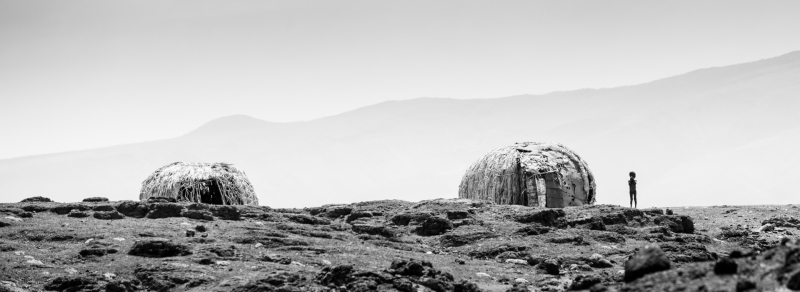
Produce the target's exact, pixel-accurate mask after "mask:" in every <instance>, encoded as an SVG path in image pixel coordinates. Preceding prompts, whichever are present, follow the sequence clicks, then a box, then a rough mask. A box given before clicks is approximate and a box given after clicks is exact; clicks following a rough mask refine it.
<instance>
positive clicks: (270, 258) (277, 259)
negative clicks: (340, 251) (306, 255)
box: [259, 254, 330, 266]
mask: <svg viewBox="0 0 800 292" xmlns="http://www.w3.org/2000/svg"><path fill="white" fill-rule="evenodd" d="M259 260H261V261H265V262H271V263H278V264H281V265H288V264H291V263H292V259H290V258H287V257H284V256H281V255H277V254H270V255H264V256H262V257H260V258H259ZM326 266H330V262H328V264H327V265H326Z"/></svg>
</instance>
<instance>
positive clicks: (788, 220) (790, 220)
mask: <svg viewBox="0 0 800 292" xmlns="http://www.w3.org/2000/svg"><path fill="white" fill-rule="evenodd" d="M761 224H762V225H766V224H773V225H775V226H776V227H794V228H800V219H797V218H794V217H791V216H779V217H772V218H769V219H767V220H764V221H761Z"/></svg>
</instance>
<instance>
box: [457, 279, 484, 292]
mask: <svg viewBox="0 0 800 292" xmlns="http://www.w3.org/2000/svg"><path fill="white" fill-rule="evenodd" d="M480 291H483V290H481V289H480V288H479V287H478V285H477V284H475V283H472V282H468V281H466V280H461V282H459V283H456V284H454V285H453V292H480Z"/></svg>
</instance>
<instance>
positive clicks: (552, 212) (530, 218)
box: [514, 209, 567, 228]
mask: <svg viewBox="0 0 800 292" xmlns="http://www.w3.org/2000/svg"><path fill="white" fill-rule="evenodd" d="M565 217H566V213H564V210H562V209H544V210H539V211H531V212H527V213H524V214H520V215H517V216H516V217H515V218H514V220H516V221H517V222H519V223H539V224H542V225H544V226H553V227H558V228H563V227H565V226H566V225H567V220H566V219H565Z"/></svg>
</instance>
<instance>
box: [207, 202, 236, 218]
mask: <svg viewBox="0 0 800 292" xmlns="http://www.w3.org/2000/svg"><path fill="white" fill-rule="evenodd" d="M211 214H214V216H215V217H217V218H219V219H222V220H241V219H242V213H241V212H240V211H239V209H238V208H237V207H236V206H219V205H213V206H211Z"/></svg>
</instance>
